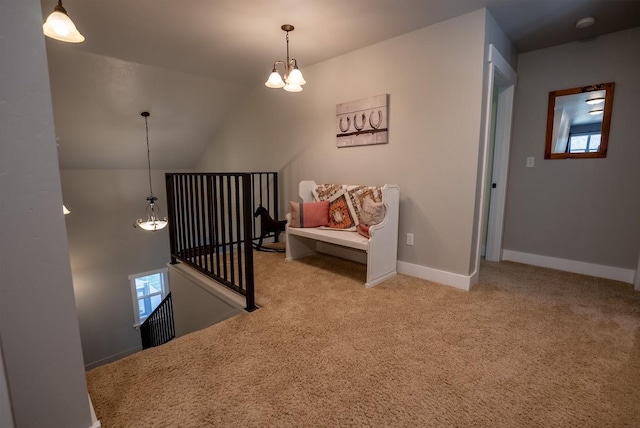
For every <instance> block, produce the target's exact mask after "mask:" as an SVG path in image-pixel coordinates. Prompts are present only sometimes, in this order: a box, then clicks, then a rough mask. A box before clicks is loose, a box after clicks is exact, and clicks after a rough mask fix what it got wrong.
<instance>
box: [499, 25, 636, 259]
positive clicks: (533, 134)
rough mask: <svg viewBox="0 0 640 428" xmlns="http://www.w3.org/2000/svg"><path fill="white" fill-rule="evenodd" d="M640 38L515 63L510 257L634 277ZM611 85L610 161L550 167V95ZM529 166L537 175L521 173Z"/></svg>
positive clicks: (612, 39) (560, 49)
mask: <svg viewBox="0 0 640 428" xmlns="http://www.w3.org/2000/svg"><path fill="white" fill-rule="evenodd" d="M638 52H640V28H635V29H631V30H627V31H623V32H618V33H613V34H609V35H606V36H602V37H599V38H597V39H593V40H589V41H584V42H580V43H570V44H565V45H561V46H556V47H552V48H548V49H542V50H539V51H534V52H530V53H526V54H522V55H520V56H519V58H518V85H517V89H516V103H515V116H514V122H513V134H512V147H511V159H510V169H509V187H508V194H507V213H506V223H505V236H504V248H505V249H509V250H514V251H520V252H524V253H530V254H538V255H544V256H550V257H557V258H563V259H569V260H577V261H581V262H587V263H594V264H600V265H605V266H612V267H619V268H626V269H634V270H635V269H636V267H637V263H638V254H639V253H640V222H639V221H638V219H639V218H640V198H638V195H639V194H640V168H639V167H638V160H640V144H638V143H639V141H640V133H639V132H638V129H639V128H638V99H639V98H640V79H639V78H638V76H640V55H638ZM601 82H615V83H616V91H615V97H614V101H613V116H612V120H611V130H610V134H609V150H608V155H607V157H606V158H604V159H564V160H544V144H545V130H546V121H547V102H548V94H549V92H550V91H554V90H558V89H566V88H573V87H577V86H583V85H588V84H593V83H601ZM527 156H535V158H536V160H535V167H534V168H525V160H526V157H527Z"/></svg>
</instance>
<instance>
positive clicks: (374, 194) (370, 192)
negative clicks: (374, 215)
mask: <svg viewBox="0 0 640 428" xmlns="http://www.w3.org/2000/svg"><path fill="white" fill-rule="evenodd" d="M347 193H348V195H349V200H350V201H351V205H352V206H353V209H354V211H355V213H356V216H357V217H358V219H359V221H362V217H363V216H365V213H364V201H365V200H366V199H370V200H371V201H372V202H376V203H381V202H382V189H381V188H379V187H376V186H349V187H348V188H347ZM383 215H384V214H383ZM365 223H368V222H365Z"/></svg>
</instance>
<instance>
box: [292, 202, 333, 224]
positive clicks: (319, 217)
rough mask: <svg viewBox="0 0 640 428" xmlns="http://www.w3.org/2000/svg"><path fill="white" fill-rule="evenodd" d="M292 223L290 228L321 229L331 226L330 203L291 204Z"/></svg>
mask: <svg viewBox="0 0 640 428" xmlns="http://www.w3.org/2000/svg"><path fill="white" fill-rule="evenodd" d="M289 207H290V208H291V222H290V223H289V227H319V226H326V225H328V224H329V201H324V202H293V201H290V202H289Z"/></svg>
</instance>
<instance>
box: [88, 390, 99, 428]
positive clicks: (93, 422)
mask: <svg viewBox="0 0 640 428" xmlns="http://www.w3.org/2000/svg"><path fill="white" fill-rule="evenodd" d="M87 395H89V394H87ZM89 409H90V410H91V426H90V427H89V428H101V427H102V425H100V421H99V420H98V418H97V417H96V412H95V410H93V403H92V402H91V395H89Z"/></svg>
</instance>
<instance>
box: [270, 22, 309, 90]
mask: <svg viewBox="0 0 640 428" xmlns="http://www.w3.org/2000/svg"><path fill="white" fill-rule="evenodd" d="M280 28H281V29H282V31H284V32H286V33H287V36H286V39H287V60H286V61H276V62H275V63H274V64H273V71H272V72H271V75H269V79H267V81H266V82H265V83H264V85H265V86H266V87H267V88H276V89H278V88H283V89H284V90H285V91H288V92H300V91H302V85H304V84H305V83H307V82H306V81H305V80H304V77H302V72H300V70H299V69H298V61H296V59H295V58H289V31H293V30H294V27H293V25H289V24H285V25H283V26H282V27H280ZM278 64H282V65H283V66H284V75H281V74H280V72H278Z"/></svg>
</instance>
